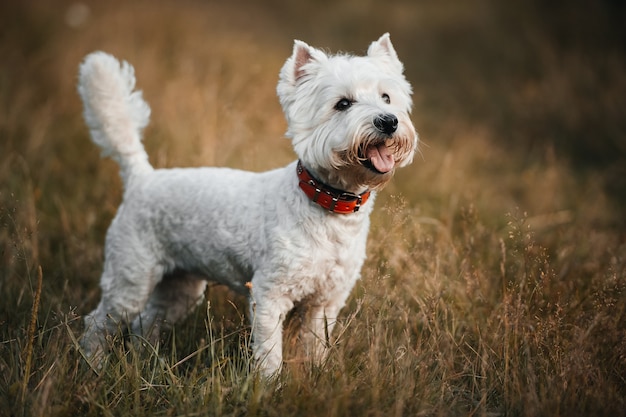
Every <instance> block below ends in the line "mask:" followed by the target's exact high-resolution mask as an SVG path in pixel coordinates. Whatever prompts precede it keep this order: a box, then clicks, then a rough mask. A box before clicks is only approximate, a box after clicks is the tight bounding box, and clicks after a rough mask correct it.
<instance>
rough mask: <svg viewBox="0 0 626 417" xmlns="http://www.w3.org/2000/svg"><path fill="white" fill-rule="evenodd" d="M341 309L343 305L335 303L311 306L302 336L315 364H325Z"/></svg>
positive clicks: (302, 329)
mask: <svg viewBox="0 0 626 417" xmlns="http://www.w3.org/2000/svg"><path fill="white" fill-rule="evenodd" d="M340 309H341V306H338V305H334V304H332V305H317V306H311V307H310V310H309V313H308V314H307V316H308V317H307V318H308V320H307V322H306V323H304V325H303V326H302V328H301V330H300V338H301V340H302V342H303V343H304V348H305V349H306V353H307V355H308V356H309V357H310V358H311V359H312V361H313V363H314V364H315V365H323V363H324V361H325V360H326V357H327V356H328V350H329V348H330V346H331V341H330V338H331V335H332V332H333V328H334V327H335V323H336V322H337V314H338V313H339V310H340Z"/></svg>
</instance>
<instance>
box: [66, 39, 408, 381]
mask: <svg viewBox="0 0 626 417" xmlns="http://www.w3.org/2000/svg"><path fill="white" fill-rule="evenodd" d="M79 78H80V79H79V86H78V91H79V93H80V96H81V97H82V100H83V103H84V107H85V111H84V115H85V119H86V122H87V124H88V126H89V128H90V131H91V137H92V139H93V141H94V142H95V143H96V144H97V145H99V146H100V147H101V148H102V150H103V153H104V154H105V155H109V156H111V157H112V158H113V159H115V160H116V161H117V162H118V163H119V165H120V167H121V177H122V180H123V183H124V198H123V202H122V204H121V206H120V207H119V210H118V212H117V215H116V216H115V218H114V220H113V222H112V224H111V226H110V227H109V230H108V233H107V236H106V245H105V262H104V271H103V273H102V279H101V283H100V285H101V287H102V300H101V301H100V304H99V305H98V307H97V308H96V309H95V310H94V311H93V312H92V313H90V314H89V315H88V316H86V317H85V333H84V335H83V337H82V340H81V344H82V347H83V349H84V351H85V353H86V354H87V355H88V356H89V357H93V356H94V355H95V354H96V353H102V352H103V349H106V335H107V334H109V333H113V332H115V331H117V329H119V326H120V324H123V323H127V324H129V325H130V326H131V329H132V331H133V332H136V333H138V334H144V335H146V336H149V334H152V335H155V334H156V338H155V336H152V338H151V339H150V340H151V341H156V340H157V339H158V333H159V329H160V327H161V326H163V325H170V324H171V323H174V322H176V321H177V320H180V319H181V318H183V317H184V316H185V315H186V313H187V312H188V311H189V309H190V307H192V306H193V305H194V304H195V303H197V302H198V301H199V300H201V299H202V296H203V294H204V290H205V286H206V281H205V279H209V280H213V281H217V282H220V283H223V284H226V285H228V286H229V287H231V288H232V289H234V290H236V291H239V292H242V293H245V294H247V295H248V296H249V300H250V320H251V323H252V338H253V356H254V358H255V360H256V363H257V366H258V367H259V369H260V371H261V373H262V374H263V375H265V376H270V375H273V374H275V373H276V372H277V371H278V370H279V369H280V368H281V364H282V327H283V321H284V319H285V316H286V315H287V313H288V312H289V311H290V310H292V309H293V308H294V306H296V305H297V306H301V307H303V308H305V310H306V311H307V315H306V317H307V318H308V319H307V321H306V322H305V324H304V325H303V326H302V331H301V332H302V339H303V341H304V343H305V346H306V349H307V352H308V354H309V355H310V356H311V357H312V358H313V359H314V360H315V361H317V362H319V361H321V360H322V359H323V358H324V357H325V355H326V351H327V349H328V340H327V339H328V338H327V336H328V335H330V334H331V332H332V328H333V325H334V323H335V321H336V318H337V315H338V313H339V310H340V309H341V308H342V307H343V305H344V303H345V301H346V298H347V297H348V295H349V294H350V291H351V289H352V287H353V286H354V284H355V282H356V280H357V279H359V276H360V270H361V266H362V265H363V261H364V259H365V244H366V240H367V233H368V229H369V215H370V213H371V211H372V207H373V200H374V195H375V192H376V191H377V190H379V189H381V188H382V187H383V186H384V185H385V184H386V183H387V182H388V181H389V180H390V179H391V178H392V176H393V174H394V171H395V170H396V168H398V167H402V166H405V165H407V164H409V163H410V162H411V161H412V159H413V155H414V153H415V150H416V147H417V141H418V139H417V134H416V132H415V129H414V127H413V125H412V123H411V120H410V118H409V113H410V110H411V87H410V85H409V83H408V82H407V81H406V79H405V78H404V76H403V66H402V63H401V62H400V61H399V60H398V57H397V55H396V52H395V50H394V48H393V46H392V44H391V41H390V39H389V35H388V34H385V35H383V36H382V37H381V38H380V39H378V40H377V41H375V42H373V43H372V44H371V45H370V47H369V49H368V51H367V55H366V56H350V55H336V56H329V55H326V54H325V53H324V52H322V51H320V50H318V49H315V48H312V47H310V46H309V45H307V44H305V43H304V42H300V41H295V45H294V49H293V55H292V56H291V57H290V58H289V59H288V60H287V61H286V63H285V65H284V66H283V68H282V70H281V72H280V80H279V82H278V88H277V91H278V96H279V98H280V103H281V105H282V107H283V110H284V113H285V116H286V118H287V122H288V125H289V127H288V131H287V136H288V137H290V138H291V140H292V142H293V148H294V150H295V153H296V154H297V156H298V158H299V160H298V161H294V162H293V163H291V164H289V165H287V166H286V167H283V168H278V169H275V170H272V171H268V172H263V173H252V172H247V171H238V170H233V169H227V168H186V169H158V170H155V169H153V168H152V166H151V165H150V163H149V162H148V156H147V155H146V152H145V150H144V148H143V146H142V144H141V132H142V129H143V128H144V127H145V126H146V125H147V124H148V119H149V116H150V108H149V107H148V105H147V104H146V103H145V102H144V100H143V99H142V95H141V92H139V91H133V90H134V88H135V77H134V70H133V67H132V66H130V65H129V64H128V63H126V62H122V64H121V65H120V63H119V62H118V61H117V60H116V59H115V58H114V57H112V56H110V55H107V54H106V53H103V52H95V53H92V54H90V55H88V56H87V57H86V58H85V60H84V62H83V63H82V64H81V66H80V75H79ZM154 329H156V330H154ZM150 332H151V333H150Z"/></svg>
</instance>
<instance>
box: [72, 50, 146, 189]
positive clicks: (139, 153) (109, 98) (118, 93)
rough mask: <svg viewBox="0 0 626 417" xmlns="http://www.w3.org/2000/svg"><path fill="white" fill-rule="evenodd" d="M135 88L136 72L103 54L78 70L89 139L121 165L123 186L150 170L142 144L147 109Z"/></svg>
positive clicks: (87, 58) (99, 54) (95, 54)
mask: <svg viewBox="0 0 626 417" xmlns="http://www.w3.org/2000/svg"><path fill="white" fill-rule="evenodd" d="M134 88H135V70H134V68H133V67H132V65H130V64H129V63H128V62H126V61H123V62H122V63H121V64H120V62H119V61H118V60H117V59H115V58H114V57H113V56H111V55H109V54H106V53H104V52H94V53H91V54H89V55H87V57H86V58H85V60H84V61H83V63H82V64H81V65H80V68H79V81H78V93H79V94H80V96H81V98H82V100H83V105H84V107H85V112H84V116H85V121H86V122H87V126H89V129H90V131H91V139H92V140H93V142H94V143H95V144H96V145H98V146H99V147H100V148H101V149H102V155H103V156H110V157H111V158H113V159H114V160H115V161H116V162H117V163H118V164H119V165H120V174H121V177H122V181H123V182H124V185H125V186H128V183H129V182H130V180H131V178H133V177H135V176H137V175H140V174H142V173H146V172H150V171H152V169H153V168H152V166H151V165H150V162H148V155H147V154H146V151H145V149H144V147H143V145H142V143H141V133H142V130H143V129H144V128H145V127H146V126H147V125H148V121H149V119H150V106H148V103H146V102H145V101H144V100H143V98H142V96H141V91H133V90H134Z"/></svg>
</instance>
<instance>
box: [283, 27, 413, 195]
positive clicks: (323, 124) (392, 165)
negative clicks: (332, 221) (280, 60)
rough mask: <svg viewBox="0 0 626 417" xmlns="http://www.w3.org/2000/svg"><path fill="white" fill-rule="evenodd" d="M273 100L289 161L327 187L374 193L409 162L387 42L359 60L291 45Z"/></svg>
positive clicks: (400, 95) (398, 66)
mask: <svg viewBox="0 0 626 417" xmlns="http://www.w3.org/2000/svg"><path fill="white" fill-rule="evenodd" d="M277 92H278V97H279V99H280V103H281V105H282V107H283V111H284V112H285V116H286V118H287V123H288V131H287V136H289V137H290V138H291V139H292V141H293V147H294V150H295V152H296V154H297V155H298V157H299V158H300V159H301V160H302V162H303V164H304V165H305V166H306V167H307V168H308V169H310V170H311V171H313V172H314V173H315V174H316V175H317V176H318V177H319V179H321V180H323V181H324V182H326V183H328V184H329V185H332V186H334V187H337V188H340V189H343V190H346V191H351V192H362V191H364V190H366V189H371V190H376V189H380V188H382V187H383V186H384V185H385V184H386V183H387V182H388V181H389V180H390V179H391V177H392V176H393V173H394V172H395V170H396V168H398V167H402V166H405V165H407V164H409V163H411V161H412V160H413V155H414V153H415V150H416V148H417V141H418V139H417V133H416V132H415V128H414V127H413V124H412V123H411V120H410V117H409V113H410V111H411V105H412V102H411V86H410V84H409V83H408V82H407V80H406V79H405V78H404V75H403V65H402V63H401V62H400V61H399V60H398V56H397V55H396V51H395V50H394V48H393V45H392V44H391V40H390V39H389V35H388V34H385V35H383V36H381V38H380V39H378V40H377V41H375V42H372V44H371V45H370V47H369V49H368V51H367V55H366V56H351V55H330V56H329V55H327V54H325V53H324V52H322V51H320V50H319V49H316V48H312V47H310V46H309V45H307V44H306V43H304V42H301V41H295V44H294V49H293V54H292V56H291V57H290V58H289V59H288V60H287V62H285V65H284V66H283V68H282V70H281V72H280V80H279V82H278V88H277Z"/></svg>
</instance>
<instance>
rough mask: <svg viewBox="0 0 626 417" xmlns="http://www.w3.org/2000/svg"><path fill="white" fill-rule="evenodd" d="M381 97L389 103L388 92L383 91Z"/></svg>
mask: <svg viewBox="0 0 626 417" xmlns="http://www.w3.org/2000/svg"><path fill="white" fill-rule="evenodd" d="M381 97H382V98H383V101H384V102H385V103H387V104H389V103H391V99H390V98H389V94H387V93H383V95H382V96H381Z"/></svg>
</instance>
